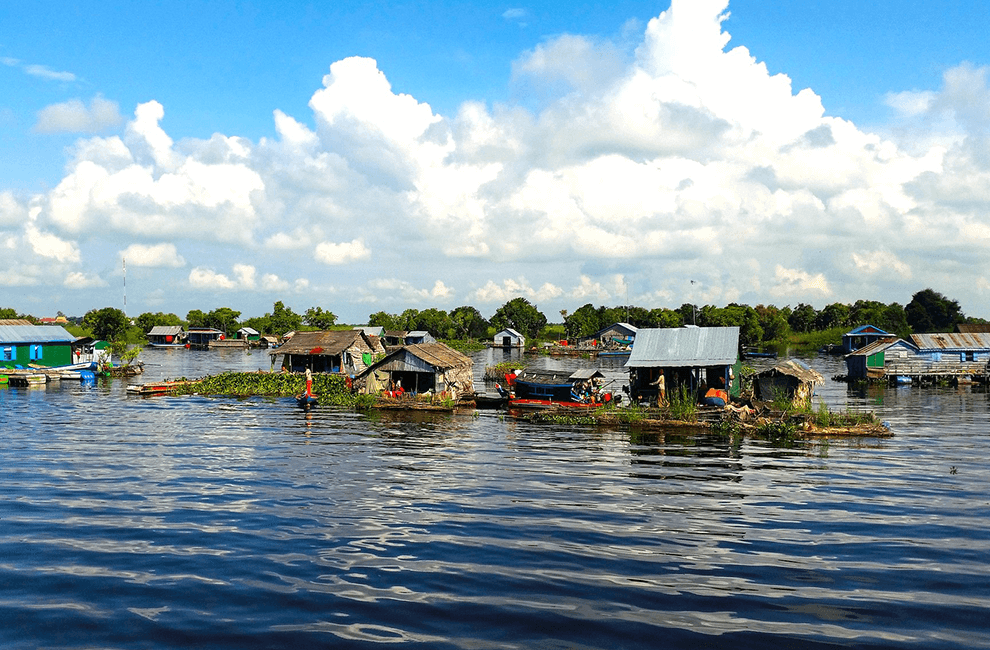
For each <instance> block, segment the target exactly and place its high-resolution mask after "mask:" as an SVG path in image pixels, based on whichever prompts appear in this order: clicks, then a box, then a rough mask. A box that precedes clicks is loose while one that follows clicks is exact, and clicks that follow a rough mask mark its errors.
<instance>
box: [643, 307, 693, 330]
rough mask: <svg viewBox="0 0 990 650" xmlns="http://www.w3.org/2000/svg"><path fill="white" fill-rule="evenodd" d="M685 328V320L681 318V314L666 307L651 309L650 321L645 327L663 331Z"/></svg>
mask: <svg viewBox="0 0 990 650" xmlns="http://www.w3.org/2000/svg"><path fill="white" fill-rule="evenodd" d="M683 326H684V319H683V318H682V317H681V314H680V312H676V311H674V310H673V309H667V308H666V307H658V308H656V309H651V310H650V315H649V319H648V320H647V323H646V325H645V327H659V328H662V329H666V328H673V327H683Z"/></svg>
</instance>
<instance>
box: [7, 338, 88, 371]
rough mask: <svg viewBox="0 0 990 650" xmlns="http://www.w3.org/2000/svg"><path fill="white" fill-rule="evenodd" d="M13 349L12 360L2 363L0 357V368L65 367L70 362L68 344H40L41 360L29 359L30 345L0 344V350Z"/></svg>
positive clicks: (71, 361)
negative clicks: (32, 365) (29, 366)
mask: <svg viewBox="0 0 990 650" xmlns="http://www.w3.org/2000/svg"><path fill="white" fill-rule="evenodd" d="M8 347H13V348H14V360H13V361H4V360H3V358H2V356H0V366H6V367H8V368H12V367H13V366H15V365H18V366H24V367H25V368H27V367H28V365H29V364H35V365H38V366H67V365H70V364H72V363H74V361H73V360H72V347H71V346H70V345H69V344H68V343H43V344H41V358H40V359H32V358H31V346H30V345H11V344H7V345H5V344H0V350H3V349H4V348H8Z"/></svg>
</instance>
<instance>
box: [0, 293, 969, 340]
mask: <svg viewBox="0 0 990 650" xmlns="http://www.w3.org/2000/svg"><path fill="white" fill-rule="evenodd" d="M560 316H561V321H559V322H558V323H556V324H549V323H548V320H547V317H546V315H545V314H543V313H542V312H541V311H540V310H539V308H538V307H537V306H536V305H533V304H532V303H531V302H530V301H529V300H527V299H526V298H522V297H519V298H513V299H512V300H509V301H508V302H506V303H505V304H504V305H502V306H501V307H499V308H498V309H496V310H495V313H494V314H493V315H492V317H491V319H486V318H485V317H484V316H482V314H481V312H480V311H478V310H477V309H476V308H475V307H472V306H469V305H464V306H461V307H456V308H455V309H452V310H450V311H444V310H442V309H436V308H429V309H424V310H418V309H407V310H405V311H403V312H402V313H400V314H392V313H388V312H385V311H379V312H375V313H373V314H371V315H369V317H368V324H369V325H371V326H375V327H383V328H384V329H385V330H393V331H395V330H399V331H415V330H422V331H427V332H429V333H430V334H432V335H433V336H434V337H435V338H437V339H447V340H478V339H483V338H487V337H490V336H492V335H494V333H495V332H497V331H501V330H503V329H506V328H511V329H514V330H516V331H517V332H519V333H520V334H523V335H524V336H526V337H527V338H529V339H545V340H552V339H555V338H560V337H561V336H563V337H564V338H568V339H576V338H584V337H588V336H591V335H593V334H595V333H596V332H598V331H600V330H602V329H604V328H606V327H608V326H610V325H612V324H614V323H617V322H625V323H628V324H630V325H632V326H634V327H637V328H644V327H645V328H653V327H661V328H662V327H682V326H684V325H697V326H698V327H724V326H736V327H739V334H740V337H739V338H740V343H741V344H742V345H747V346H756V345H761V344H769V343H774V342H780V341H784V340H786V339H787V337H788V336H790V335H791V334H792V333H797V334H806V333H810V332H821V331H828V330H834V329H836V328H853V327H858V326H860V325H867V324H870V325H875V326H877V327H879V328H880V329H883V330H885V331H887V332H890V333H891V334H895V335H897V336H901V337H904V336H908V335H910V334H911V333H924V332H949V331H952V330H953V329H954V328H955V326H956V325H957V324H958V323H964V322H977V323H985V322H987V321H985V320H984V319H982V318H970V317H966V315H965V314H963V312H962V309H961V308H960V306H959V303H958V302H957V301H955V300H951V299H949V298H946V297H945V296H943V295H942V294H941V293H938V292H937V291H934V290H933V289H924V290H922V291H919V292H917V293H915V294H914V295H913V296H912V298H911V302H909V303H908V304H907V305H906V306H901V305H900V304H898V303H896V302H893V303H889V304H887V303H882V302H878V301H875V300H857V301H856V302H855V303H853V304H851V305H850V304H844V303H838V302H837V303H832V304H830V305H826V306H825V307H824V308H822V309H820V310H819V309H815V308H814V307H813V306H811V305H808V304H804V303H801V304H798V305H797V307H794V308H791V307H790V306H786V307H781V308H778V307H776V306H774V305H757V306H755V307H752V306H749V305H742V304H738V303H730V304H729V305H726V306H725V307H716V306H714V305H702V306H698V305H695V304H692V303H684V304H682V305H681V306H680V307H678V308H677V309H669V308H665V307H659V308H653V309H647V308H645V307H638V306H634V305H628V306H618V307H606V306H599V307H595V306H594V305H592V304H591V303H588V304H586V305H583V306H582V307H579V308H578V309H576V310H574V311H573V312H568V310H566V309H563V310H561V311H560ZM240 317H241V312H239V311H236V310H234V309H231V308H229V307H218V308H216V309H214V310H212V311H209V312H203V311H201V310H199V309H193V310H191V311H189V312H188V313H187V314H186V318H185V319H184V320H183V319H180V318H179V317H178V316H177V315H176V314H172V313H163V312H157V313H153V312H145V313H143V314H141V315H140V316H138V317H137V318H135V319H134V325H135V326H136V327H138V328H140V329H141V330H142V332H143V333H144V334H147V333H148V332H150V331H151V329H152V328H153V327H155V326H157V325H179V326H183V327H211V328H215V329H218V330H220V331H222V332H224V333H225V334H228V335H231V334H233V333H234V332H236V331H237V329H239V328H241V327H250V328H252V329H255V330H257V331H258V332H260V333H261V334H265V335H273V336H281V335H283V334H285V333H287V332H291V331H295V330H300V329H304V328H308V329H318V330H323V329H330V328H332V327H334V326H335V325H336V324H337V316H336V315H335V314H333V312H331V311H329V310H325V309H323V308H322V307H319V306H315V307H310V308H309V309H307V310H306V311H305V312H304V313H302V314H297V313H295V312H294V311H293V310H292V308H291V307H287V306H285V304H283V303H282V301H278V302H276V303H274V305H273V306H272V311H271V312H268V313H266V314H264V315H263V316H255V317H252V318H247V319H244V320H240ZM3 318H26V319H27V320H29V321H32V322H37V319H36V318H34V317H33V316H25V315H23V314H17V312H16V311H15V310H13V309H10V308H0V319H3ZM80 324H81V325H82V326H83V327H85V328H86V329H88V330H89V331H90V332H92V333H93V335H94V336H95V337H96V338H100V339H105V340H117V339H118V338H121V337H123V336H124V335H125V334H126V331H127V329H128V326H129V325H130V322H129V320H128V318H127V317H126V315H125V314H124V312H123V311H121V310H119V309H116V308H113V307H105V308H103V309H93V310H90V311H89V312H87V313H86V315H85V316H83V318H82V319H81V323H80Z"/></svg>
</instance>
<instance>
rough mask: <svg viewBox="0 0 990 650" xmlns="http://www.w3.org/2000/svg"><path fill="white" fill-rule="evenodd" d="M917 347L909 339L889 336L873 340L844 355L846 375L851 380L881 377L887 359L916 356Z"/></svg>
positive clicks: (883, 374) (900, 359) (884, 372)
mask: <svg viewBox="0 0 990 650" xmlns="http://www.w3.org/2000/svg"><path fill="white" fill-rule="evenodd" d="M917 352H918V348H917V347H916V346H915V345H914V344H913V343H911V342H910V341H905V340H904V339H899V338H897V337H894V336H892V337H889V338H886V339H881V340H879V341H874V342H873V343H870V344H869V345H866V346H864V347H862V348H859V349H858V350H856V351H855V352H851V353H849V354H847V355H846V357H845V360H846V376H847V377H848V378H849V379H850V380H853V381H860V380H864V379H882V378H884V377H886V374H887V369H886V365H887V359H888V358H889V359H890V361H891V362H894V361H898V360H899V361H903V360H906V359H908V358H913V357H915V356H916V354H917Z"/></svg>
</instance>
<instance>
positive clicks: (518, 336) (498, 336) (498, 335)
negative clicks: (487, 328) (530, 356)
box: [495, 327, 523, 339]
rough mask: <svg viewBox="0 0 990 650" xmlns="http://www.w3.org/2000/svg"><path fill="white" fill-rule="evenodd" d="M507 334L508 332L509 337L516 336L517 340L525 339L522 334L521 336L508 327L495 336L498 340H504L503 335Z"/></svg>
mask: <svg viewBox="0 0 990 650" xmlns="http://www.w3.org/2000/svg"><path fill="white" fill-rule="evenodd" d="M506 332H508V334H509V336H514V337H515V338H517V339H521V338H523V335H522V334H520V333H519V332H517V331H516V330H514V329H512V328H511V327H506V328H505V329H504V330H501V331H500V332H498V333H497V334H496V335H495V338H497V339H498V338H502V335H503V334H505V333H506Z"/></svg>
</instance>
